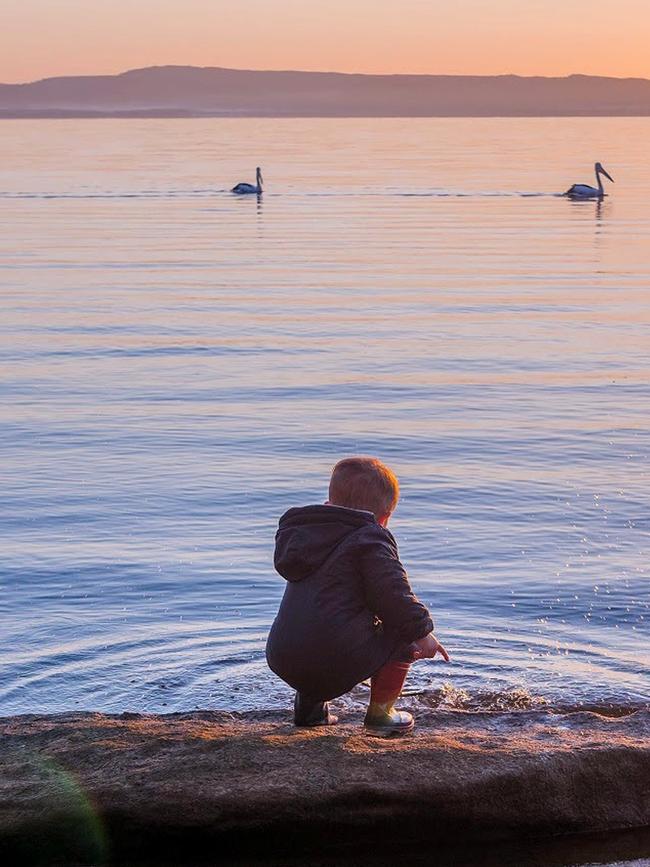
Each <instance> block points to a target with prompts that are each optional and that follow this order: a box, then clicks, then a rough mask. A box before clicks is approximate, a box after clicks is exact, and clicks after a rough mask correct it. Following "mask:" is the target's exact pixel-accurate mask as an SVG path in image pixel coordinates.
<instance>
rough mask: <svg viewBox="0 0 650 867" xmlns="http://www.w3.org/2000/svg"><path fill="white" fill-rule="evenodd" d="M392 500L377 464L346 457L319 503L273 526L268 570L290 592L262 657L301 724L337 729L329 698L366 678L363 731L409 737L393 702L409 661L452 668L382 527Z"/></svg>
mask: <svg viewBox="0 0 650 867" xmlns="http://www.w3.org/2000/svg"><path fill="white" fill-rule="evenodd" d="M398 498H399V485H398V482H397V479H396V477H395V475H394V474H393V473H392V472H391V470H390V469H389V468H388V467H387V466H385V465H384V464H382V463H381V461H379V460H377V459H376V458H366V457H354V458H344V459H343V460H342V461H339V462H338V463H337V464H336V466H335V467H334V470H333V471H332V477H331V480H330V486H329V500H328V501H327V503H326V504H325V505H323V506H304V507H303V508H297V509H289V511H288V512H286V513H285V514H284V515H283V516H282V517H281V518H280V525H279V528H278V532H277V535H276V547H275V558H274V562H275V568H276V569H277V571H278V572H279V573H280V575H282V577H283V578H285V579H286V580H287V586H286V588H285V591H284V596H283V599H282V604H281V605H280V610H279V611H278V615H277V617H276V618H275V621H274V623H273V626H272V627H271V632H270V634H269V638H268V642H267V645H266V658H267V661H268V664H269V667H270V668H271V670H272V671H274V672H275V673H276V674H277V675H278V676H279V677H281V678H282V680H284V681H286V683H288V684H289V685H290V686H292V687H293V688H294V689H295V690H296V700H295V704H294V711H295V723H296V725H298V726H317V725H332V724H333V723H336V722H337V721H338V720H337V718H336V717H335V716H333V715H332V714H330V713H329V709H328V705H327V702H328V700H329V699H332V698H336V697H337V696H340V695H343V693H346V692H349V691H350V690H351V689H352V687H354V686H355V685H356V684H358V683H360V682H361V681H362V680H366V678H368V677H370V678H371V691H370V704H369V707H368V712H367V713H366V718H365V720H364V726H365V728H366V730H367V731H368V733H370V734H376V735H380V736H388V735H393V734H403V733H406V732H409V731H410V730H411V729H412V728H413V717H412V716H411V714H410V713H407V712H406V711H398V710H395V708H394V702H395V701H396V700H397V698H398V697H399V694H400V692H401V689H402V686H403V684H404V680H405V678H406V675H407V673H408V670H409V667H410V664H411V662H413V661H414V660H415V659H421V658H425V657H428V658H432V657H434V656H435V655H436V654H437V653H440V654H441V656H442V657H443V658H444V659H445V660H446V661H447V662H449V656H448V655H447V651H446V650H445V649H444V647H443V646H442V645H441V644H439V642H438V641H437V639H436V637H435V636H434V635H433V632H432V629H433V622H432V620H431V617H430V615H429V612H428V611H427V609H426V608H425V607H424V605H423V604H422V603H421V602H420V601H419V600H418V599H417V597H416V596H415V595H414V594H413V591H412V590H411V587H410V585H409V582H408V578H407V575H406V572H405V570H404V567H403V566H402V564H401V563H400V561H399V556H398V552H397V545H396V543H395V539H394V538H393V536H392V534H391V533H390V532H389V531H388V530H387V529H386V525H387V524H388V519H389V518H390V516H391V514H392V512H393V511H394V509H395V507H396V505H397V501H398Z"/></svg>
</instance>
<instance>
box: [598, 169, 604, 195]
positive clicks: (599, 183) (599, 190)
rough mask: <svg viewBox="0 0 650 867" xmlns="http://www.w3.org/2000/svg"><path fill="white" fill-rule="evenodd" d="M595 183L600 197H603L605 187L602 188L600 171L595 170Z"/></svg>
mask: <svg viewBox="0 0 650 867" xmlns="http://www.w3.org/2000/svg"><path fill="white" fill-rule="evenodd" d="M596 183H597V184H598V192H599V193H600V195H601V196H602V195H604V193H605V187H604V186H603V179H602V178H601V176H600V169H596Z"/></svg>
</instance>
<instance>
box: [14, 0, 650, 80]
mask: <svg viewBox="0 0 650 867" xmlns="http://www.w3.org/2000/svg"><path fill="white" fill-rule="evenodd" d="M1 2H2V9H1V11H0V48H1V50H0V81H3V82H18V81H33V80H35V79H38V78H43V77H47V76H51V75H77V74H97V73H112V72H122V71H124V70H126V69H131V68H134V67H141V66H150V65H156V64H193V65H197V66H230V67H236V68H247V69H251V68H253V69H317V70H340V71H344V72H387V73H390V72H414V73H454V74H498V73H518V74H521V75H567V74H570V73H572V72H583V73H588V74H601V75H614V76H641V77H650V51H649V50H648V45H650V3H649V2H648V0H617V2H614V0H453V2H452V0H1Z"/></svg>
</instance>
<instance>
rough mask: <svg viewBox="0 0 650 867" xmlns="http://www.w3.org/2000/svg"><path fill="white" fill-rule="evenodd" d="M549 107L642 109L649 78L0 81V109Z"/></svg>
mask: <svg viewBox="0 0 650 867" xmlns="http://www.w3.org/2000/svg"><path fill="white" fill-rule="evenodd" d="M552 115H556V116H557V115H559V116H573V115H576V116H580V115H650V81H649V80H647V79H643V78H603V77H596V76H588V75H570V76H569V77H567V78H542V77H530V78H522V77H520V76H517V75H499V76H474V75H348V74H344V73H337V72H256V71H251V70H239V69H220V68H198V67H192V66H153V67H149V68H147V69H133V70H131V71H129V72H124V73H122V74H121V75H93V76H69V77H63V78H46V79H43V80H42V81H35V82H32V83H30V84H0V117H86V116H90V117H93V116H99V117H106V116H109V117H110V116H118V117H119V116H128V117H131V116H134V117H185V116H227V117H241V116H243V117H301V116H308V117H309V116H311V117H319V116H321V117H323V116H324V117H418V116H420V117H494V116H509V117H523V116H552Z"/></svg>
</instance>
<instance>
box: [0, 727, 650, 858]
mask: <svg viewBox="0 0 650 867" xmlns="http://www.w3.org/2000/svg"><path fill="white" fill-rule="evenodd" d="M360 723H361V718H360V717H358V718H357V717H351V718H347V719H346V720H344V721H343V722H342V724H340V725H338V726H335V727H331V728H319V729H295V728H294V727H293V726H292V725H291V724H290V722H289V720H288V719H287V716H286V714H279V713H277V712H276V713H270V714H264V713H261V712H257V713H251V714H242V713H239V714H234V713H233V714H228V713H210V712H207V711H202V712H196V713H187V714H169V715H165V716H153V715H146V714H121V715H119V716H109V715H102V714H95V713H70V714H62V715H55V716H41V717H37V716H33V715H32V716H28V717H15V718H8V719H4V720H0V736H1V738H2V740H1V741H0V743H1V745H2V746H1V747H0V760H1V776H0V851H2V849H4V852H5V853H6V854H7V853H8V854H10V855H11V856H12V857H13V858H14V860H15V861H16V862H17V863H22V864H29V863H38V862H40V863H50V862H51V860H52V859H54V858H58V859H59V860H64V861H65V860H67V861H68V862H70V863H71V862H72V861H74V860H75V859H76V860H77V861H78V862H80V863H100V862H101V861H102V859H105V858H106V852H107V851H108V850H109V848H110V850H111V851H112V852H114V853H115V852H118V853H122V854H123V855H124V856H128V857H135V856H138V855H141V854H143V853H146V854H147V856H149V857H151V855H152V853H156V852H158V853H160V852H162V853H164V854H165V855H166V856H168V857H171V855H172V853H176V855H177V856H178V857H181V856H182V858H183V859H185V860H187V858H189V857H198V856H199V855H205V854H208V853H213V854H214V853H215V852H218V853H219V857H220V858H225V857H226V856H228V857H232V858H239V859H243V861H244V862H246V861H247V860H249V861H252V860H253V858H257V857H260V856H261V855H263V854H264V853H267V854H268V853H269V852H273V857H274V858H275V857H277V858H279V859H280V860H282V857H283V855H282V853H283V852H285V853H287V856H286V857H287V858H288V856H289V854H290V855H291V857H296V855H297V853H300V852H301V851H313V850H314V848H316V849H319V848H322V847H323V846H324V847H325V848H326V850H327V851H328V852H329V853H332V852H337V851H338V852H340V860H341V861H343V860H346V859H349V858H350V857H351V856H350V853H351V852H354V851H356V850H357V849H358V848H359V847H363V846H366V845H372V848H373V850H375V851H376V847H377V846H379V847H384V849H385V850H386V851H389V850H390V849H391V847H393V848H394V847H395V846H396V845H397V841H401V840H404V839H407V838H409V837H410V838H414V839H417V841H418V843H419V845H421V846H439V845H443V844H444V845H449V843H450V840H452V841H453V840H454V839H456V840H462V841H464V842H467V841H482V840H491V841H492V840H498V839H504V838H521V837H527V836H536V837H539V836H542V835H558V834H570V833H587V832H593V831H599V832H602V831H607V830H613V829H623V828H643V827H648V826H650V711H638V712H637V713H634V714H632V715H630V716H627V717H617V718H607V717H602V716H598V715H596V714H593V713H574V714H565V715H554V714H550V713H546V712H541V711H531V712H514V713H480V714H478V713H460V712H446V713H445V712H436V711H430V712H425V713H422V714H421V715H420V716H419V717H418V728H417V730H416V733H415V734H414V735H413V736H412V737H410V738H405V739H402V740H377V739H373V738H368V737H366V736H365V735H364V734H363V732H362V729H361V724H360ZM215 863H218V862H215ZM350 863H354V858H352V861H351V862H350Z"/></svg>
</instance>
